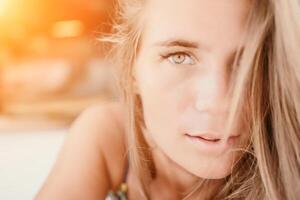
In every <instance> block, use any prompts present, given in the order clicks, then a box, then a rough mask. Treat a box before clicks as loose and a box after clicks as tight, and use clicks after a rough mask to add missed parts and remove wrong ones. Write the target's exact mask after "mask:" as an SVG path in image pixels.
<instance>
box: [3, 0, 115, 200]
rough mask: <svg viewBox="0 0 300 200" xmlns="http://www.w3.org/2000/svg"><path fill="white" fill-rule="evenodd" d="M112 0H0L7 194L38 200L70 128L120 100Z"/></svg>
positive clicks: (5, 189) (4, 165)
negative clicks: (109, 46)
mask: <svg viewBox="0 0 300 200" xmlns="http://www.w3.org/2000/svg"><path fill="white" fill-rule="evenodd" d="M112 11H113V0H85V1H83V0H0V199H5V200H9V199H33V197H34V195H35V193H36V192H37V190H38V189H39V187H40V185H41V184H42V182H43V180H44V179H45V178H46V176H47V174H48V172H49V170H50V169H51V167H52V165H53V162H54V160H55V158H56V156H57V153H58V151H59V148H60V147H61V145H62V142H63V139H64V137H65V135H66V134H67V133H68V127H69V126H70V124H71V123H72V121H73V120H74V119H75V118H76V117H77V116H78V115H79V113H80V112H81V111H82V110H84V109H85V108H86V107H88V106H91V105H93V104H99V103H100V104H101V103H104V102H107V101H111V100H115V99H116V98H117V89H116V77H115V74H114V70H113V66H112V64H111V62H110V61H109V60H107V59H105V55H106V53H105V48H104V45H103V44H102V43H101V42H99V41H98V40H97V37H99V36H101V35H102V34H106V33H109V31H110V22H111V20H112V18H113V16H112V15H113V14H112Z"/></svg>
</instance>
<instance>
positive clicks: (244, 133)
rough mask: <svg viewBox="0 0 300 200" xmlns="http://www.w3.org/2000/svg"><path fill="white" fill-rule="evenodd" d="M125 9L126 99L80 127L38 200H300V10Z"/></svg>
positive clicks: (137, 3)
mask: <svg viewBox="0 0 300 200" xmlns="http://www.w3.org/2000/svg"><path fill="white" fill-rule="evenodd" d="M118 5H119V6H118V7H117V11H118V12H117V17H118V18H117V20H116V23H115V25H114V32H113V34H112V35H111V36H108V37H106V38H104V39H103V40H105V41H108V42H111V43H112V45H113V48H112V53H113V54H112V55H114V56H115V57H114V58H113V59H114V60H115V61H116V62H117V63H118V65H119V66H120V69H119V70H120V72H121V77H120V80H121V87H122V91H123V93H122V97H123V98H122V100H121V101H120V103H113V104H110V105H106V106H98V108H91V109H89V110H88V111H86V112H85V113H84V114H83V115H82V116H81V117H79V119H78V120H77V121H76V122H75V124H74V125H73V126H72V128H71V133H70V134H69V135H68V137H67V139H66V143H65V145H64V148H63V150H62V153H61V154H60V157H59V159H58V161H57V163H56V165H55V167H54V169H53V170H52V173H51V174H50V176H49V178H48V179H47V181H46V183H45V184H44V186H43V187H42V189H41V190H40V192H39V194H38V195H37V199H105V198H107V199H126V198H128V199H155V200H157V199H249V200H253V199H259V200H262V199H268V200H282V199H288V200H296V199H297V198H299V196H300V170H299V167H300V165H299V164H300V155H299V152H300V135H299V132H300V124H299V121H300V107H299V102H300V93H299V91H300V83H299V81H300V72H299V66H300V59H299V56H298V55H299V53H300V45H299V42H297V41H300V21H299V19H300V15H299V11H300V9H299V2H297V0H276V1H275V0H259V1H258V0H257V1H251V0H242V1H241V0H226V1H225V0H211V1H207V0H176V1H174V0H127V1H126V0H124V1H120V2H119V4H118ZM120 186H121V187H120Z"/></svg>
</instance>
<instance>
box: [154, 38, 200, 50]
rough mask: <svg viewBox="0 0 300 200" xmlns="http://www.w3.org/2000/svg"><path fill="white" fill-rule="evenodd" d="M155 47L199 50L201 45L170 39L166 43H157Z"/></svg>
mask: <svg viewBox="0 0 300 200" xmlns="http://www.w3.org/2000/svg"><path fill="white" fill-rule="evenodd" d="M155 46H163V47H174V46H178V47H186V48H192V49H197V48H199V47H200V45H199V43H197V42H193V41H188V40H184V39H169V40H165V41H160V42H157V43H155Z"/></svg>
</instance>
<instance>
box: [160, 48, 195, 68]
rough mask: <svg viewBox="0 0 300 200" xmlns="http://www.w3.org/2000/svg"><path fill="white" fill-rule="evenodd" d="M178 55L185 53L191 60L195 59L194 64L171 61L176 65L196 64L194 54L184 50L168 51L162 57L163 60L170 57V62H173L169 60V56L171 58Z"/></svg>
mask: <svg viewBox="0 0 300 200" xmlns="http://www.w3.org/2000/svg"><path fill="white" fill-rule="evenodd" d="M176 55H183V56H187V57H189V58H190V59H191V60H193V64H176V63H171V64H174V65H194V64H195V58H194V56H192V55H190V54H189V53H187V52H183V51H177V52H172V53H167V54H164V55H161V58H162V59H163V60H165V59H168V62H171V61H170V60H169V58H171V57H172V56H176Z"/></svg>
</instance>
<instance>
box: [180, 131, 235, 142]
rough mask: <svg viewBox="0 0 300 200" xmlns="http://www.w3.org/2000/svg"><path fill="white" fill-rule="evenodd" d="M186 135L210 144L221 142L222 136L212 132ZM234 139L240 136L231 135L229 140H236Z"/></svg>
mask: <svg viewBox="0 0 300 200" xmlns="http://www.w3.org/2000/svg"><path fill="white" fill-rule="evenodd" d="M185 135H186V136H188V137H193V138H198V139H202V140H205V141H210V142H218V141H220V140H221V136H217V135H216V134H214V133H211V132H204V133H185ZM234 137H238V135H230V137H229V138H234Z"/></svg>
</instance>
